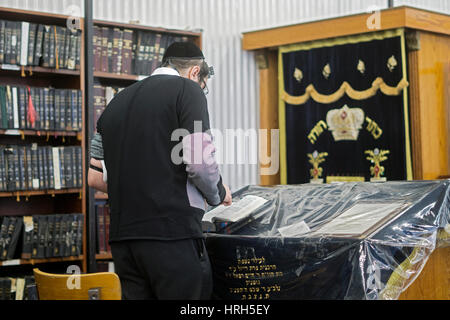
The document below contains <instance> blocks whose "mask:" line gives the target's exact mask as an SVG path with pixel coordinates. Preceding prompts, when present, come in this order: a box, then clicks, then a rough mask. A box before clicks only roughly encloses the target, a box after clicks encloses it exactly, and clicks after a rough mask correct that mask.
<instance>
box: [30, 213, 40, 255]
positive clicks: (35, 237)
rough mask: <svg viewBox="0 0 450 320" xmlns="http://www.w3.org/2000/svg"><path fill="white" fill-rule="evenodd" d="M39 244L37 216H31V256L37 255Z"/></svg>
mask: <svg viewBox="0 0 450 320" xmlns="http://www.w3.org/2000/svg"><path fill="white" fill-rule="evenodd" d="M38 246H39V216H33V230H32V239H31V258H37V257H38Z"/></svg>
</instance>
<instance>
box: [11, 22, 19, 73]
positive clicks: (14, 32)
mask: <svg viewBox="0 0 450 320" xmlns="http://www.w3.org/2000/svg"><path fill="white" fill-rule="evenodd" d="M18 26H19V22H16V21H11V22H10V28H11V49H10V54H9V63H10V64H17V63H18V60H17V47H18V42H19V37H18Z"/></svg>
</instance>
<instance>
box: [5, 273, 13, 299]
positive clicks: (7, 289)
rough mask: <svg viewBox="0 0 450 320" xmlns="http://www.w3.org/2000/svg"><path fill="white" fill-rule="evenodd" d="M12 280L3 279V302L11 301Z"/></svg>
mask: <svg viewBox="0 0 450 320" xmlns="http://www.w3.org/2000/svg"><path fill="white" fill-rule="evenodd" d="M11 284H12V281H11V278H3V300H11Z"/></svg>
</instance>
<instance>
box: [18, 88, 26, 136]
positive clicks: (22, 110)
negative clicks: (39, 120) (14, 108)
mask: <svg viewBox="0 0 450 320" xmlns="http://www.w3.org/2000/svg"><path fill="white" fill-rule="evenodd" d="M17 91H18V98H19V101H18V107H19V129H23V130H25V129H26V128H27V112H26V109H27V103H26V101H27V100H26V96H27V94H26V88H25V87H18V88H17Z"/></svg>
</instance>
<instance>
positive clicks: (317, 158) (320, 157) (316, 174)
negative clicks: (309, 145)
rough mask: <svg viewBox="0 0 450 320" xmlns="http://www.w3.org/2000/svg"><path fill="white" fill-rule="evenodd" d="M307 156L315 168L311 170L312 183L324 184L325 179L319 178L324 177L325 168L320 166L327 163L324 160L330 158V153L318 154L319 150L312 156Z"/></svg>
mask: <svg viewBox="0 0 450 320" xmlns="http://www.w3.org/2000/svg"><path fill="white" fill-rule="evenodd" d="M307 156H308V158H309V163H311V164H312V166H313V168H312V169H311V170H309V172H310V174H311V177H312V179H311V180H310V181H311V183H322V182H323V179H319V178H320V176H321V175H322V172H323V168H320V167H319V164H321V163H322V162H324V161H325V159H324V158H325V157H326V156H328V153H327V152H321V153H319V152H317V150H315V151H314V152H313V153H312V154H311V153H308V154H307Z"/></svg>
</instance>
